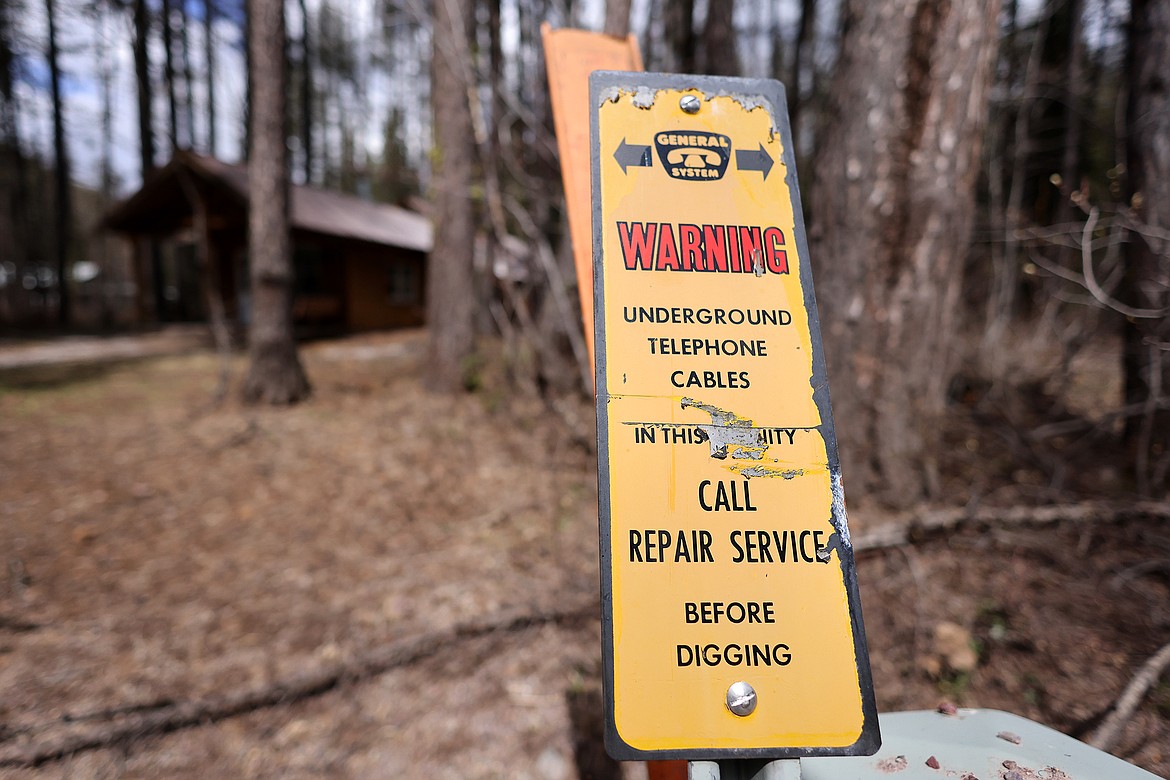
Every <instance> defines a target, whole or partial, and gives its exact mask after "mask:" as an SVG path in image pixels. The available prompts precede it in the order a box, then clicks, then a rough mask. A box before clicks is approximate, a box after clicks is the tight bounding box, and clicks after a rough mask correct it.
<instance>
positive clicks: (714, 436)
mask: <svg viewBox="0 0 1170 780" xmlns="http://www.w3.org/2000/svg"><path fill="white" fill-rule="evenodd" d="M590 86H591V95H590V100H591V106H592V112H593V113H592V154H593V157H592V162H593V171H592V172H593V208H594V214H593V242H594V243H593V250H594V277H595V287H594V296H595V303H596V348H597V359H596V364H597V377H596V378H597V411H598V436H599V442H600V447H599V487H600V509H601V512H600V514H601V518H600V520H601V569H602V590H603V594H602V599H603V621H604V649H605V666H606V684H607V690H606V699H607V710H608V718H609V723H608V733H607V746H608V748H609V751H610V753H611V754H612V755H614V756H615V757H617V758H623V759H635V758H749V757H777V758H779V757H793V756H808V755H856V754H868V753H872V752H873V751H875V750H876V749H877V747H878V745H879V742H880V738H879V735H878V727H877V718H876V709H875V706H874V700H873V692H872V684H871V680H870V673H869V660H868V655H867V650H866V645H865V636H864V629H863V627H862V622H861V610H860V604H859V600H858V594H857V581H856V574H855V570H854V561H853V550H852V547H851V545H850V542H849V531H848V528H847V525H846V519H845V507H844V499H843V494H842V489H841V480H840V470H839V467H838V462H837V445H836V439H835V436H834V432H833V421H832V417H831V415H830V411H829V396H828V385H827V380H826V376H825V363H824V357H823V355H822V352H821V341H820V328H819V324H818V322H817V313H816V303H815V300H814V298H813V288H812V275H811V272H810V269H809V261H808V251H807V245H806V241H805V235H804V225H803V221H802V219H801V211H800V200H799V193H798V190H797V185H796V173H795V169H794V164H793V156H792V141H791V134H790V131H789V126H788V119H787V114H786V113H785V99H784V92H783V87H782V86H781V85H780V84H779V83H777V82H774V81H761V80H747V79H715V78H706V77H694V76H667V75H661V74H642V73H617V72H597V73H594V74H593V75H592V77H591V81H590ZM826 272H827V273H831V268H829V269H828V270H827V271H826Z"/></svg>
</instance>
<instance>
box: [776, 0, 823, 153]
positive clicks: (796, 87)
mask: <svg viewBox="0 0 1170 780" xmlns="http://www.w3.org/2000/svg"><path fill="white" fill-rule="evenodd" d="M816 27H817V0H801V3H800V25H799V26H798V27H797V30H796V45H795V47H794V48H793V50H792V78H791V79H790V81H789V84H788V116H789V121H791V122H792V133H793V136H794V140H793V142H794V143H798V141H796V139H795V136H799V135H800V112H801V109H803V108H804V102H805V98H804V95H805V90H804V86H803V85H804V82H805V81H808V82H809V88H808V93H807V94H808V95H809V96H810V97H811V96H813V95H815V94H816V79H815V76H816V72H817V68H816V61H815V60H814V59H813V47H812V45H811V44H812V42H813V40H812V39H813V32H814V31H815V30H816ZM777 73H779V71H777Z"/></svg>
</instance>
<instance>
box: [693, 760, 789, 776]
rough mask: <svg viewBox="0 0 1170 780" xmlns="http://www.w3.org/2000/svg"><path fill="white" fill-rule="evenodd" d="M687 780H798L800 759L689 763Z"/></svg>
mask: <svg viewBox="0 0 1170 780" xmlns="http://www.w3.org/2000/svg"><path fill="white" fill-rule="evenodd" d="M687 780H800V759H799V758H786V759H782V760H779V761H769V760H768V759H766V758H765V759H756V760H751V759H729V760H724V761H691V762H690V763H688V764H687Z"/></svg>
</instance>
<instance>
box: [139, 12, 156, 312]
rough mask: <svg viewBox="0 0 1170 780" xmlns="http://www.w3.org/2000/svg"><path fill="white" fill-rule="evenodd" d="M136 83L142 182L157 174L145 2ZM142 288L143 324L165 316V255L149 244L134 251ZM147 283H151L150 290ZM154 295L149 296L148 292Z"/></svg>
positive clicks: (148, 36) (148, 18)
mask: <svg viewBox="0 0 1170 780" xmlns="http://www.w3.org/2000/svg"><path fill="white" fill-rule="evenodd" d="M134 81H135V85H136V86H137V96H138V154H139V160H140V161H141V171H142V181H143V182H145V181H146V179H147V178H148V177H149V176H150V174H151V173H153V172H154V111H153V108H152V106H151V99H152V98H153V90H152V89H151V84H150V9H148V8H147V7H146V0H134ZM135 254H136V257H137V258H138V260H137V262H136V267H137V269H138V270H137V273H136V276H137V277H138V282H139V287H138V314H139V318H140V319H142V320H146V319H148V318H149V317H150V316H151V315H152V314H153V315H155V316H158V315H160V314H161V313H162V308H163V307H162V302H163V280H162V255H161V254H160V252H159V247H158V243H157V242H156V241H153V240H149V239H148V240H147V241H146V242H145V243H139V245H138V246H136V247H135ZM144 282H149V283H150V284H149V286H148V285H147V284H145V283H144ZM148 289H149V290H150V291H151V293H152V294H151V295H147V290H148Z"/></svg>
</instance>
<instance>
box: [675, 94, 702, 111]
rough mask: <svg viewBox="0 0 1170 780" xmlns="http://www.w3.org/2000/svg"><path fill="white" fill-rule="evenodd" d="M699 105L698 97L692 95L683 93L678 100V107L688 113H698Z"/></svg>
mask: <svg viewBox="0 0 1170 780" xmlns="http://www.w3.org/2000/svg"><path fill="white" fill-rule="evenodd" d="M701 105H702V104H701V103H700V102H699V99H698V98H697V97H695V96H694V95H683V96H682V97H681V98H679V101H678V107H679V108H681V109H682V110H683V111H684V112H686V113H688V114H697V113H699V107H700V106H701Z"/></svg>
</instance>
